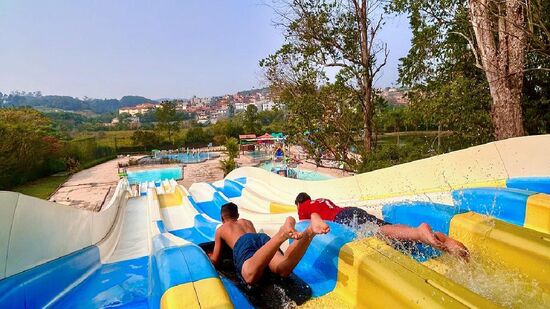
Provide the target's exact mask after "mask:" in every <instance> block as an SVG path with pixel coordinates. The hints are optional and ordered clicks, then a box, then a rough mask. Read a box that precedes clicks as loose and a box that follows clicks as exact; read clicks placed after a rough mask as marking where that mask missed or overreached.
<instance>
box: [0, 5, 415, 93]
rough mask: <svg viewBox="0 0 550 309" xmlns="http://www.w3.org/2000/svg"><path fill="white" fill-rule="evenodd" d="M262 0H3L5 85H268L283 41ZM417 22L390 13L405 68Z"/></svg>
mask: <svg viewBox="0 0 550 309" xmlns="http://www.w3.org/2000/svg"><path fill="white" fill-rule="evenodd" d="M264 3H265V1H264V0H238V1H214V0H208V1H205V0H157V1H153V0H95V1H85V0H48V1H39V0H1V1H0V42H1V44H0V91H2V92H9V91H12V90H25V91H36V90H41V91H42V92H43V93H44V94H61V95H71V96H77V97H83V96H88V97H94V98H120V97H121V96H123V95H143V96H147V97H150V98H166V97H168V98H176V97H190V96H193V95H197V96H212V95H220V94H225V93H233V92H236V91H238V90H244V89H250V88H252V87H261V86H262V71H261V70H260V68H259V66H258V61H259V60H260V59H262V58H264V57H265V56H267V55H268V54H270V53H273V52H274V51H276V50H277V48H278V47H279V46H280V45H281V43H282V34H281V30H280V29H277V28H275V27H274V26H273V22H272V21H273V19H274V15H273V12H272V10H271V9H270V8H269V7H268V6H266V5H265V4H264ZM410 37H411V31H410V30H409V28H408V23H407V20H406V18H403V17H392V18H391V19H389V20H388V22H387V24H386V26H385V28H384V29H383V32H382V33H381V36H380V39H381V40H383V41H385V42H387V43H388V45H389V48H390V57H389V63H388V65H387V67H386V68H385V69H384V71H383V72H382V76H381V77H380V79H379V80H378V81H377V85H378V86H389V85H391V84H392V83H394V82H395V80H396V78H397V65H398V59H399V58H400V57H403V56H404V55H406V53H407V51H408V49H409V46H410Z"/></svg>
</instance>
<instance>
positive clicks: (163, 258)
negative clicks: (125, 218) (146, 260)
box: [153, 234, 218, 295]
mask: <svg viewBox="0 0 550 309" xmlns="http://www.w3.org/2000/svg"><path fill="white" fill-rule="evenodd" d="M153 252H154V255H153V259H154V263H155V266H156V269H157V272H156V273H157V274H158V281H159V286H158V288H159V290H160V295H162V294H163V293H164V292H165V291H166V290H168V289H169V288H171V287H173V286H176V285H179V284H183V283H188V282H194V281H198V280H201V279H206V278H217V277H218V273H217V272H216V270H215V269H214V267H213V266H212V263H210V260H209V259H208V257H207V256H206V254H205V253H204V251H202V249H201V248H200V247H198V246H196V245H194V244H188V245H184V246H174V245H173V244H172V243H171V241H170V240H169V239H168V238H166V237H165V236H164V235H162V234H160V235H157V236H155V237H154V238H153Z"/></svg>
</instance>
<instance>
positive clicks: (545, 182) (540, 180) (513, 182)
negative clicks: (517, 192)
mask: <svg viewBox="0 0 550 309" xmlns="http://www.w3.org/2000/svg"><path fill="white" fill-rule="evenodd" d="M506 186H507V187H508V188H514V189H521V190H529V191H533V192H539V193H546V194H550V177H518V178H510V179H508V180H507V181H506Z"/></svg>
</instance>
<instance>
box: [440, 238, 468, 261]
mask: <svg viewBox="0 0 550 309" xmlns="http://www.w3.org/2000/svg"><path fill="white" fill-rule="evenodd" d="M434 235H435V237H437V239H438V240H439V241H441V242H442V243H443V248H442V250H443V251H445V252H448V253H449V254H451V255H454V256H456V257H459V258H461V259H463V260H465V261H469V259H470V252H469V251H468V249H467V248H466V246H464V244H462V243H461V242H460V241H458V240H455V239H452V238H451V237H449V236H447V235H445V234H443V233H439V232H435V233H434Z"/></svg>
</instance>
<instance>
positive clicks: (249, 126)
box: [243, 104, 261, 134]
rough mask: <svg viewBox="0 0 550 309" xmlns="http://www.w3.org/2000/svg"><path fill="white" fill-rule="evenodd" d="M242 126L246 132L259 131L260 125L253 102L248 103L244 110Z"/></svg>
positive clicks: (256, 132)
mask: <svg viewBox="0 0 550 309" xmlns="http://www.w3.org/2000/svg"><path fill="white" fill-rule="evenodd" d="M243 127H244V130H245V132H247V133H254V134H258V133H260V129H261V125H260V121H259V118H258V108H257V107H256V105H254V104H250V105H248V106H247V107H246V110H245V111H244V120H243Z"/></svg>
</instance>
